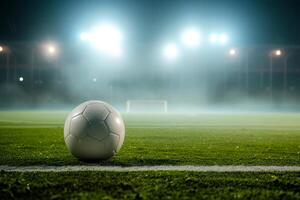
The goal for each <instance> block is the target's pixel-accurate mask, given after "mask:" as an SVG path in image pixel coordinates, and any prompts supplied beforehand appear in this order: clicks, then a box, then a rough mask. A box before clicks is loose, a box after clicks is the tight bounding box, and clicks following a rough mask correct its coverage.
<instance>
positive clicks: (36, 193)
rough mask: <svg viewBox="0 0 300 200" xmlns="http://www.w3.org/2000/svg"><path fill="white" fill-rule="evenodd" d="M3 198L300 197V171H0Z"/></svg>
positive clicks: (0, 186)
mask: <svg viewBox="0 0 300 200" xmlns="http://www.w3.org/2000/svg"><path fill="white" fill-rule="evenodd" d="M0 188H1V198H2V199H8V198H15V199H33V198H35V199H43V198H47V199H71V198H72V199H77V198H81V199H113V198H115V199H251V198H252V199H300V173H193V172H130V173H126V172H121V173H120V172H114V173H112V172H77V173H74V172H64V173H63V172H59V173H41V172H40V173H7V172H0Z"/></svg>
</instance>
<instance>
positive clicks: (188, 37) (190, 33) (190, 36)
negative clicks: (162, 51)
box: [181, 28, 201, 47]
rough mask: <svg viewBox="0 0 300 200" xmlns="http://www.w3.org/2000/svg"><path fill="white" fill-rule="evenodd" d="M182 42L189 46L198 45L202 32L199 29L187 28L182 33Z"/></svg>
mask: <svg viewBox="0 0 300 200" xmlns="http://www.w3.org/2000/svg"><path fill="white" fill-rule="evenodd" d="M181 39H182V42H183V43H184V44H185V45H186V46H189V47H196V46H198V45H199V44H200V40H201V37H200V33H199V31H198V30H197V29H195V28H191V29H187V30H185V31H184V32H183V34H182V38H181Z"/></svg>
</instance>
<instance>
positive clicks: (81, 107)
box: [71, 102, 88, 117]
mask: <svg viewBox="0 0 300 200" xmlns="http://www.w3.org/2000/svg"><path fill="white" fill-rule="evenodd" d="M87 105H88V102H85V103H82V104H80V105H79V106H77V107H76V108H74V109H73V110H72V112H71V113H72V117H75V116H77V115H80V114H82V113H83V111H84V110H85V108H86V106H87Z"/></svg>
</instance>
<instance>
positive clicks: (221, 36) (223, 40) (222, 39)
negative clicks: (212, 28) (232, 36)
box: [219, 33, 228, 44]
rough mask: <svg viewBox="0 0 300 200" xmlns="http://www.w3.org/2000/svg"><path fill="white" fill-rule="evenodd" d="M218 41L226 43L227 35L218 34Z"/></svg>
mask: <svg viewBox="0 0 300 200" xmlns="http://www.w3.org/2000/svg"><path fill="white" fill-rule="evenodd" d="M219 42H220V43H221V44H226V43H227V42H228V36H227V35H226V34H224V33H222V34H220V35H219Z"/></svg>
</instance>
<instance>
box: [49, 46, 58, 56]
mask: <svg viewBox="0 0 300 200" xmlns="http://www.w3.org/2000/svg"><path fill="white" fill-rule="evenodd" d="M55 51H56V49H55V47H54V46H52V45H49V46H48V52H49V53H50V54H54V53H55Z"/></svg>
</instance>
